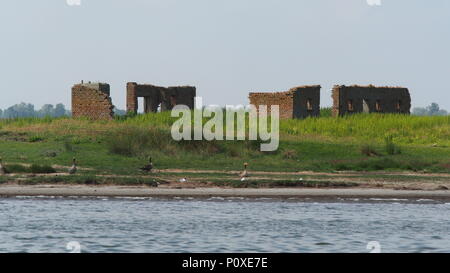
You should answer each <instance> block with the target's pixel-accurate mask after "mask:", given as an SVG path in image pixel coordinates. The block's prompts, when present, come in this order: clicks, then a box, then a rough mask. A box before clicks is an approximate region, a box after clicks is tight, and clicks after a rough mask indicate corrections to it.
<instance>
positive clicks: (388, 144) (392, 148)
mask: <svg viewBox="0 0 450 273" xmlns="http://www.w3.org/2000/svg"><path fill="white" fill-rule="evenodd" d="M384 143H385V149H386V152H387V154H388V155H396V154H400V153H401V150H400V147H398V146H397V145H396V144H395V143H394V140H393V137H392V136H387V137H386V138H385V140H384Z"/></svg>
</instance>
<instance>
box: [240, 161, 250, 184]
mask: <svg viewBox="0 0 450 273" xmlns="http://www.w3.org/2000/svg"><path fill="white" fill-rule="evenodd" d="M247 166H248V163H244V171H243V172H241V173H240V174H239V176H240V177H241V181H245V180H246V178H247V177H248V171H247Z"/></svg>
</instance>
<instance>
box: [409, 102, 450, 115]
mask: <svg viewBox="0 0 450 273" xmlns="http://www.w3.org/2000/svg"><path fill="white" fill-rule="evenodd" d="M412 114H413V115H416V116H446V115H448V112H447V111H446V110H444V109H440V108H439V104H437V103H435V102H433V103H431V104H430V105H429V106H427V107H425V108H423V107H415V108H413V110H412Z"/></svg>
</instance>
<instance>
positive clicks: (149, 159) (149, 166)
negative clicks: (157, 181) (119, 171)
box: [139, 157, 153, 173]
mask: <svg viewBox="0 0 450 273" xmlns="http://www.w3.org/2000/svg"><path fill="white" fill-rule="evenodd" d="M148 161H149V163H148V164H147V165H145V166H144V167H142V168H139V169H140V170H141V171H144V172H148V173H149V172H151V171H152V170H153V163H152V158H151V157H148Z"/></svg>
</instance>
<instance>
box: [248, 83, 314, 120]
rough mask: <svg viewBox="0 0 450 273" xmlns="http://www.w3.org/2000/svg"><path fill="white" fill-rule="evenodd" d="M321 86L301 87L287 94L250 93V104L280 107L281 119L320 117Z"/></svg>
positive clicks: (268, 107) (292, 89)
mask: <svg viewBox="0 0 450 273" xmlns="http://www.w3.org/2000/svg"><path fill="white" fill-rule="evenodd" d="M320 88H321V87H320V85H312V86H299V87H294V88H291V89H290V90H289V91H286V92H274V93H261V92H258V93H250V94H249V99H250V104H252V105H255V106H257V107H259V106H260V105H267V109H268V112H269V113H270V106H271V105H279V107H280V118H282V119H290V118H306V117H313V116H319V115H320Z"/></svg>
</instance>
